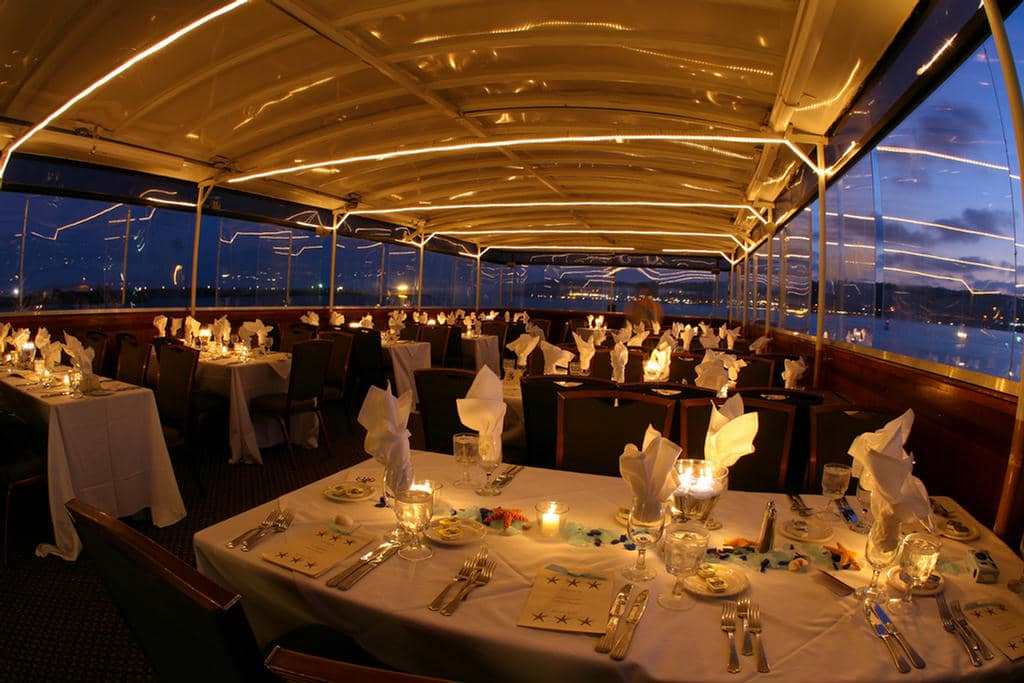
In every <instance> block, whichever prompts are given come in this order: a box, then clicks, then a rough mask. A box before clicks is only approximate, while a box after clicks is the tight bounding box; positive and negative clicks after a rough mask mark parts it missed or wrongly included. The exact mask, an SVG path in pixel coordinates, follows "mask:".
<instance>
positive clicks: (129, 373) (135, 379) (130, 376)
mask: <svg viewBox="0 0 1024 683" xmlns="http://www.w3.org/2000/svg"><path fill="white" fill-rule="evenodd" d="M149 355H150V345H149V344H140V343H139V342H138V341H137V340H136V339H135V337H134V336H132V337H122V338H121V345H120V350H119V351H118V354H117V372H116V373H114V377H116V378H117V379H118V380H120V381H122V382H128V383H129V384H135V385H137V386H142V385H143V384H144V383H145V381H146V368H147V367H148V366H149Z"/></svg>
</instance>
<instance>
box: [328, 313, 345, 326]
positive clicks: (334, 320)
mask: <svg viewBox="0 0 1024 683" xmlns="http://www.w3.org/2000/svg"><path fill="white" fill-rule="evenodd" d="M344 324H345V316H344V315H342V314H341V313H338V312H337V311H331V327H341V326H342V325H344Z"/></svg>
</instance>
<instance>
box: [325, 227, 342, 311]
mask: <svg viewBox="0 0 1024 683" xmlns="http://www.w3.org/2000/svg"><path fill="white" fill-rule="evenodd" d="M340 227H341V226H339V225H338V214H337V212H333V211H332V212H331V279H330V282H329V284H328V285H327V289H328V292H327V310H328V311H329V312H331V313H333V312H334V290H335V288H336V287H335V284H334V278H335V277H336V273H335V266H336V265H337V262H338V229H339V228H340ZM328 317H329V316H328Z"/></svg>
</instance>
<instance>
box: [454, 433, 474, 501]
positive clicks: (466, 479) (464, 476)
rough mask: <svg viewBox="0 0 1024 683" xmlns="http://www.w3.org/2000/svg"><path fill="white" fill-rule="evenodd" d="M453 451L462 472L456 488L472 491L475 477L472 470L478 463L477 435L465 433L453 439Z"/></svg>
mask: <svg viewBox="0 0 1024 683" xmlns="http://www.w3.org/2000/svg"><path fill="white" fill-rule="evenodd" d="M452 451H453V453H454V455H455V462H456V463H458V464H459V467H460V469H461V470H462V471H461V472H460V473H459V478H458V479H456V480H455V483H454V486H455V488H457V489H471V488H473V486H475V484H474V483H473V475H472V474H471V468H472V467H473V465H476V463H477V435H476V434H474V433H472V432H463V433H460V434H456V435H454V436H453V437H452Z"/></svg>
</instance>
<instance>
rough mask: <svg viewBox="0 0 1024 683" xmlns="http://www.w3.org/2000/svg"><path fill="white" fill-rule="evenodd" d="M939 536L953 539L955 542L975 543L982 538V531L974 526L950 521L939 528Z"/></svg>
mask: <svg viewBox="0 0 1024 683" xmlns="http://www.w3.org/2000/svg"><path fill="white" fill-rule="evenodd" d="M938 534H939V535H940V536H945V537H946V538H951V539H953V540H954V541H973V540H974V539H976V538H978V537H979V536H981V530H980V529H979V528H978V527H977V526H974V525H973V524H965V523H964V522H961V521H960V520H958V519H950V520H947V521H946V523H945V524H943V525H942V526H941V527H939V529H938Z"/></svg>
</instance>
